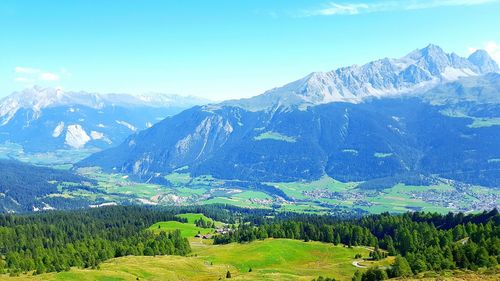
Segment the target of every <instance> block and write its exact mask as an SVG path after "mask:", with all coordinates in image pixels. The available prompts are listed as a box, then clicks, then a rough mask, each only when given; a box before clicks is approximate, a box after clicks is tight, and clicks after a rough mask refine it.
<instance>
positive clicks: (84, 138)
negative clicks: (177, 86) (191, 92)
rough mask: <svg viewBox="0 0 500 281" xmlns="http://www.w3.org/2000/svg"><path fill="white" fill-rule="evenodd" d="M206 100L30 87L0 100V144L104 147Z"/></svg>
mask: <svg viewBox="0 0 500 281" xmlns="http://www.w3.org/2000/svg"><path fill="white" fill-rule="evenodd" d="M206 102H207V101H206V100H203V99H199V98H195V97H182V96H177V95H165V94H152V95H138V96H134V95H126V94H96V93H87V92H64V91H62V90H58V89H53V88H40V87H34V88H30V89H26V90H23V91H20V92H15V93H13V94H11V95H10V96H7V97H5V98H3V99H2V100H0V143H3V142H6V141H9V142H13V143H18V144H20V145H22V146H23V147H24V150H25V151H27V152H46V151H52V150H55V149H80V148H88V147H97V148H107V147H110V146H113V145H117V144H119V143H120V142H122V141H123V140H124V139H125V138H126V137H127V136H129V135H130V134H133V133H135V132H136V131H138V130H142V129H146V128H148V127H151V126H152V125H153V124H154V123H156V122H158V121H160V120H162V119H163V118H165V117H167V116H170V115H173V114H176V113H178V112H180V111H182V110H184V109H186V108H189V107H192V106H194V105H199V104H205V103H206Z"/></svg>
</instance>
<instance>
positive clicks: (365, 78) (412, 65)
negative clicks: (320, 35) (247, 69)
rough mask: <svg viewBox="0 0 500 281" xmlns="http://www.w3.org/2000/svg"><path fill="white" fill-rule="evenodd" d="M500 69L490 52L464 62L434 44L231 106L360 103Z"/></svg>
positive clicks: (311, 77) (318, 76) (317, 74)
mask: <svg viewBox="0 0 500 281" xmlns="http://www.w3.org/2000/svg"><path fill="white" fill-rule="evenodd" d="M496 71H498V66H497V65H496V63H495V62H494V61H493V60H492V59H491V58H490V57H489V55H488V54H487V53H486V52H485V51H477V52H476V53H474V54H472V55H471V56H470V57H469V58H463V57H460V56H458V55H457V54H454V53H451V54H447V53H446V52H444V51H443V49H441V47H439V46H437V45H433V44H430V45H428V46H427V47H425V48H423V49H417V50H415V51H412V52H410V53H409V54H407V55H406V56H404V57H402V58H399V59H389V58H384V59H381V60H376V61H372V62H369V63H367V64H364V65H362V66H358V65H353V66H349V67H342V68H339V69H336V70H333V71H329V72H314V73H311V74H309V75H307V76H306V77H304V78H302V79H299V80H297V81H294V82H291V83H289V84H286V85H284V86H283V87H280V88H275V89H272V90H269V91H267V92H265V93H264V94H262V95H260V96H256V97H253V98H250V99H244V100H238V101H229V102H227V103H229V104H235V105H239V106H242V107H245V108H248V109H251V110H261V109H266V108H269V107H276V106H290V105H295V106H302V105H306V106H307V105H315V104H322V103H328V102H334V101H343V102H354V103H356V102H360V101H362V100H363V99H365V98H367V97H382V96H388V95H396V94H407V93H412V92H415V91H417V90H423V89H425V88H428V87H431V86H433V85H436V84H438V83H440V82H446V81H452V80H456V79H458V78H460V77H467V76H476V75H481V74H485V73H488V72H496Z"/></svg>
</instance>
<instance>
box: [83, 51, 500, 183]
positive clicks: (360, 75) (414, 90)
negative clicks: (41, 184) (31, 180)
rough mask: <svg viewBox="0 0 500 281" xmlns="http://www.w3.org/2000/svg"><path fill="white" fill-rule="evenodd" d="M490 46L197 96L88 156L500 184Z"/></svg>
mask: <svg viewBox="0 0 500 281" xmlns="http://www.w3.org/2000/svg"><path fill="white" fill-rule="evenodd" d="M498 71H499V68H498V65H497V64H496V63H495V61H494V60H492V59H491V58H490V57H489V55H488V54H487V53H486V52H485V51H483V50H478V51H476V52H475V53H473V54H471V55H470V56H469V57H468V58H464V57H460V56H458V55H456V54H453V53H452V54H448V53H446V52H444V51H443V50H442V49H441V48H440V47H438V46H435V45H429V46H427V47H425V48H423V49H418V50H415V51H413V52H411V53H409V54H408V55H406V56H404V57H402V58H399V59H389V58H385V59H381V60H377V61H373V62H370V63H367V64H365V65H362V66H357V65H354V66H349V67H343V68H339V69H336V70H333V71H330V72H315V73H311V74H310V75H307V76H306V77H304V78H302V79H299V80H297V81H294V82H292V83H289V84H287V85H284V86H283V87H280V88H275V89H272V90H269V91H267V92H265V93H263V94H262V95H259V96H256V97H253V98H249V99H242V100H231V101H226V102H222V103H219V104H210V105H204V106H196V107H193V108H190V109H187V110H185V111H183V112H181V113H179V114H177V115H174V116H170V117H167V118H166V119H164V120H163V121H161V122H159V123H157V124H156V125H154V126H152V127H151V128H148V129H146V130H144V131H140V132H137V133H135V134H133V135H131V136H130V137H128V138H127V139H126V140H125V141H124V142H123V143H121V144H120V145H118V146H116V147H113V148H110V149H107V150H104V151H102V152H98V153H96V154H93V155H92V156H90V157H88V158H87V159H84V160H83V161H81V162H80V163H78V164H77V166H79V167H82V166H100V167H102V168H103V169H104V170H105V171H117V172H122V173H127V174H131V175H133V176H135V177H137V178H142V179H151V178H152V177H155V178H162V177H163V176H164V175H166V174H168V173H171V172H173V171H186V172H190V173H191V174H193V175H212V176H214V177H217V178H222V179H240V180H248V181H259V182H267V181H269V182H270V181H297V180H312V179H318V178H320V177H322V176H323V175H328V176H331V177H332V178H335V179H337V180H340V181H356V182H358V181H382V182H384V180H385V179H391V178H398V179H401V178H402V179H405V180H407V181H410V183H411V181H413V180H415V179H418V180H425V179H429V178H432V177H439V178H444V179H450V180H455V181H458V182H463V183H468V184H478V185H484V186H491V187H499V186H500V182H499V179H500V143H499V142H498V139H500V126H499V125H500V98H499V94H498V93H500V74H498Z"/></svg>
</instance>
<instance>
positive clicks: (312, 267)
mask: <svg viewBox="0 0 500 281" xmlns="http://www.w3.org/2000/svg"><path fill="white" fill-rule="evenodd" d="M357 253H360V254H362V255H363V256H364V257H367V256H368V253H369V250H368V249H365V248H361V247H355V248H347V247H343V246H334V245H332V244H326V243H320V242H307V243H306V242H303V241H298V240H288V239H267V240H264V241H255V242H252V243H247V244H236V243H232V244H228V245H203V244H196V245H194V246H193V254H192V255H191V256H190V257H178V256H157V257H134V256H129V257H122V258H116V259H112V260H109V261H107V262H104V263H103V264H101V266H100V269H99V270H87V269H76V268H75V269H71V271H69V272H61V273H47V274H42V275H38V276H32V275H22V276H20V277H12V278H8V277H5V278H6V279H7V280H12V281H19V280H33V281H38V280H85V281H86V280H89V281H90V280H102V281H104V280H106V281H108V280H109V281H111V280H113V281H114V280H136V278H137V277H138V278H139V279H140V280H172V281H176V280H218V279H219V277H223V278H222V279H224V277H225V273H226V271H227V270H229V271H230V272H231V274H232V277H233V278H232V279H234V280H311V279H312V278H315V277H317V276H318V275H323V276H332V277H335V278H337V280H350V278H351V277H352V275H353V274H354V272H355V271H356V269H357V268H356V267H354V266H353V265H352V262H353V261H354V256H355V255H356V254H357ZM250 267H251V268H252V272H249V268H250Z"/></svg>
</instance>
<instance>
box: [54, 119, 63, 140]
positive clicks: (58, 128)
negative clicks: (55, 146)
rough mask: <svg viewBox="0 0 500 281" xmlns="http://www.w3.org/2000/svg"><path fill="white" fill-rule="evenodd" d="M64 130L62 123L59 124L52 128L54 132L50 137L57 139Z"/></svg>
mask: <svg viewBox="0 0 500 281" xmlns="http://www.w3.org/2000/svg"><path fill="white" fill-rule="evenodd" d="M63 130H64V122H59V124H57V126H56V127H55V128H54V131H53V132H52V136H53V137H54V138H58V137H59V136H60V135H61V134H62V132H63Z"/></svg>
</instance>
